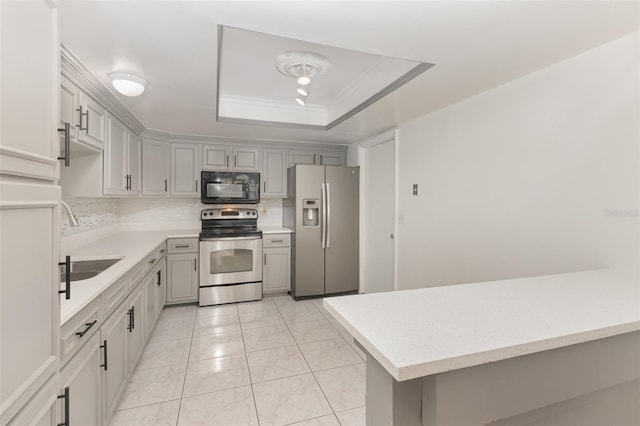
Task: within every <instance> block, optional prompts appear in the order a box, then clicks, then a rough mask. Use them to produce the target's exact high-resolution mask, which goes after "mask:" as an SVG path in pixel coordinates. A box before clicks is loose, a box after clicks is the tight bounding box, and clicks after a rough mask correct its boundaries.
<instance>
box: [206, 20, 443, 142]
mask: <svg viewBox="0 0 640 426" xmlns="http://www.w3.org/2000/svg"><path fill="white" fill-rule="evenodd" d="M248 46H251V50H250V52H249V51H248V50H247V47H248ZM297 51H300V52H312V53H315V54H319V55H322V56H324V57H325V58H327V59H328V60H329V63H330V66H329V67H328V69H327V71H326V73H324V74H323V75H320V76H318V77H316V78H312V82H311V83H310V84H309V85H308V86H306V87H305V88H307V87H308V91H309V95H308V98H307V99H306V104H305V105H299V104H298V103H297V102H296V101H295V98H296V95H297V93H296V87H298V83H297V81H296V79H295V78H294V77H292V76H287V75H283V74H282V73H281V72H280V71H279V70H278V69H277V67H276V59H277V58H278V57H279V56H280V55H282V54H284V53H286V52H297ZM431 66H432V64H428V63H423V62H419V61H411V60H406V59H398V58H392V57H388V56H382V55H375V54H371V53H365V52H357V51H355V50H350V49H343V48H339V47H331V46H327V45H322V44H318V43H310V42H306V41H302V40H295V39H292V38H287V37H280V36H275V35H270V34H265V33H260V32H256V31H247V30H243V29H239V28H231V27H225V26H220V27H219V30H218V90H217V93H218V120H219V121H227V122H235V123H249V124H256V123H261V124H269V125H278V124H279V125H285V126H290V127H306V128H312V129H318V130H326V129H330V128H332V127H335V126H336V125H337V124H339V123H341V122H343V121H344V120H346V119H348V118H349V117H351V116H352V115H354V114H356V113H357V112H359V111H361V110H363V109H364V108H366V107H367V106H369V105H371V104H372V103H374V102H375V101H377V100H379V99H381V98H383V97H384V96H386V95H387V94H389V93H391V92H392V91H393V90H395V89H397V88H398V87H400V86H402V85H403V84H405V83H407V82H408V81H410V80H411V79H413V78H415V77H417V76H418V75H420V74H421V73H422V72H424V71H426V70H427V69H428V68H430V67H431ZM239 76H241V77H239Z"/></svg>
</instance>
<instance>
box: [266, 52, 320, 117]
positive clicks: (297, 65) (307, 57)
mask: <svg viewBox="0 0 640 426" xmlns="http://www.w3.org/2000/svg"><path fill="white" fill-rule="evenodd" d="M275 65H276V68H277V69H278V71H279V72H280V74H282V75H285V76H287V77H293V78H295V79H296V80H297V81H298V88H297V89H296V92H297V93H298V94H299V96H298V97H296V101H297V102H298V103H299V104H300V105H304V104H306V103H307V96H309V93H310V92H309V84H310V83H311V80H312V79H314V78H317V77H320V76H321V75H323V74H324V73H325V72H327V70H328V69H329V67H330V66H331V61H329V59H327V57H326V56H323V55H320V54H318V53H313V52H304V51H294V50H288V51H286V52H284V53H282V54H280V55H278V57H277V58H276V64H275Z"/></svg>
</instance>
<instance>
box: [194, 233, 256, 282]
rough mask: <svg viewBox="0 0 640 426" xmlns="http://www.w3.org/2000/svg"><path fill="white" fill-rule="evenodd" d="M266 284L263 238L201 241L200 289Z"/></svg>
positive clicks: (229, 238)
mask: <svg viewBox="0 0 640 426" xmlns="http://www.w3.org/2000/svg"><path fill="white" fill-rule="evenodd" d="M258 281H262V238H261V237H228V238H211V239H205V240H201V241H200V287H207V286H218V285H227V284H236V283H251V282H258Z"/></svg>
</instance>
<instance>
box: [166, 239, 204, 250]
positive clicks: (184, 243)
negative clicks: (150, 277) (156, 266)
mask: <svg viewBox="0 0 640 426" xmlns="http://www.w3.org/2000/svg"><path fill="white" fill-rule="evenodd" d="M168 244H169V248H168V252H169V254H176V253H197V252H198V239H197V238H171V239H170V240H168Z"/></svg>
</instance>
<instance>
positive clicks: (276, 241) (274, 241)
mask: <svg viewBox="0 0 640 426" xmlns="http://www.w3.org/2000/svg"><path fill="white" fill-rule="evenodd" d="M269 242H272V243H284V240H269Z"/></svg>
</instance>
